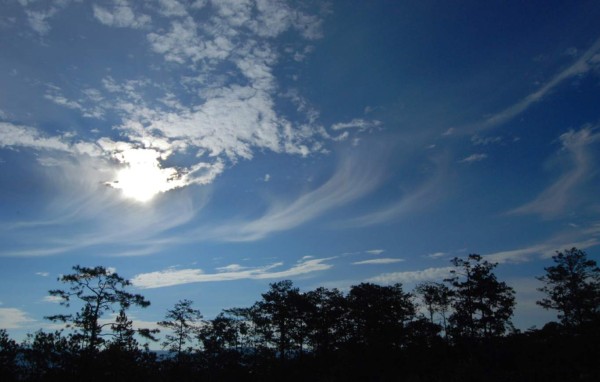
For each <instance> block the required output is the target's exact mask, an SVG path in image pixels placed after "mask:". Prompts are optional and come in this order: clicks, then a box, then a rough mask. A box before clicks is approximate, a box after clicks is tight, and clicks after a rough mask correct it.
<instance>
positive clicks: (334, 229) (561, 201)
mask: <svg viewBox="0 0 600 382" xmlns="http://www.w3.org/2000/svg"><path fill="white" fill-rule="evenodd" d="M598 20H600V4H599V3H598V2H597V1H577V2H569V1H545V2H544V4H543V6H542V5H540V2H517V1H486V2H483V3H482V2H479V1H455V2H449V1H430V0H425V1H418V2H415V1H400V0H398V1H387V0H380V1H354V0H352V1H330V2H326V1H304V0H297V1H291V0H290V1H283V0H281V1H279V0H227V1H225V0H218V1H217V0H214V1H211V0H195V1H193V0H187V1H184V0H155V1H145V2H138V1H128V0H103V1H92V0H90V1H87V0H79V1H77V0H55V1H44V0H0V243H1V245H0V264H1V266H0V328H5V329H8V330H9V332H10V333H11V335H13V336H14V337H15V338H17V339H19V338H23V336H24V335H25V333H31V332H34V331H36V330H38V329H40V328H42V329H45V330H51V329H52V328H54V327H55V326H53V324H52V323H50V322H48V321H47V320H44V316H47V315H51V314H57V313H65V310H64V308H63V307H61V306H59V305H58V304H57V303H56V301H55V300H53V299H52V298H49V296H48V293H47V292H48V290H50V289H56V288H60V287H62V285H61V284H60V283H59V282H58V281H57V278H58V277H60V275H63V274H68V273H70V271H71V267H72V266H74V265H82V266H96V265H102V266H105V267H110V268H114V269H115V270H116V272H118V274H119V275H121V276H123V277H125V278H127V279H129V280H131V281H132V284H133V286H132V289H131V291H133V292H135V293H140V294H142V295H144V296H145V297H146V298H147V299H148V300H150V301H151V303H152V305H151V306H150V307H149V308H147V309H133V310H132V311H131V312H130V313H131V315H132V316H133V317H134V318H135V321H136V324H137V325H140V326H144V325H146V326H152V325H155V323H156V321H160V320H162V319H163V318H164V315H165V313H166V310H167V309H169V308H171V307H172V306H173V305H174V304H175V303H176V302H177V301H178V300H181V299H189V300H192V301H194V306H195V307H196V308H197V309H199V310H200V311H201V312H202V313H203V314H204V316H205V318H212V317H214V316H216V315H217V314H218V313H219V312H220V311H221V310H222V309H225V308H231V307H245V306H250V305H251V304H252V303H253V302H255V301H257V300H258V299H260V294H261V293H264V292H265V291H267V290H268V287H269V283H273V282H276V281H280V280H283V279H290V280H292V281H293V282H294V284H295V285H296V286H297V287H299V288H300V289H301V290H304V291H306V290H311V289H314V288H316V287H319V286H325V287H328V288H339V289H341V290H343V291H347V290H348V288H349V287H350V286H351V285H356V284H359V283H361V282H374V283H379V284H383V285H386V284H393V283H397V282H399V283H402V284H403V285H404V287H405V289H406V290H407V291H410V290H412V288H413V287H414V286H415V284H417V283H419V282H422V281H440V280H442V279H443V278H444V277H446V276H447V275H448V272H449V270H450V268H449V267H450V260H451V259H452V258H454V257H465V256H467V255H468V254H469V253H478V254H481V255H483V256H484V257H485V259H486V260H488V261H492V262H497V263H498V266H497V268H496V270H495V271H496V274H497V276H498V278H499V279H500V280H502V281H506V282H507V283H508V284H509V285H510V286H512V287H513V288H514V289H515V290H516V292H517V308H516V311H515V317H514V323H515V324H516V326H517V327H519V328H521V329H527V328H529V327H531V326H532V325H537V326H538V327H541V326H542V325H543V324H544V323H545V322H547V321H549V320H553V319H555V315H554V313H553V312H547V311H544V310H542V309H541V308H539V307H537V306H536V304H535V301H536V300H537V299H539V298H540V297H541V295H540V293H539V292H537V291H536V288H538V287H540V283H539V281H537V280H536V279H535V277H536V276H541V275H543V273H544V267H547V266H550V265H552V259H551V256H552V255H553V254H554V253H555V251H557V250H563V249H565V248H571V247H574V246H575V247H578V248H580V249H583V250H585V251H586V252H587V253H588V255H589V257H590V258H592V259H595V260H600V245H599V244H600V199H599V198H598V195H600V193H599V191H598V190H599V186H600V179H599V174H598V163H599V160H600V158H599V155H600V150H599V148H600V23H598Z"/></svg>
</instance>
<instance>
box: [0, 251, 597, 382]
mask: <svg viewBox="0 0 600 382" xmlns="http://www.w3.org/2000/svg"><path fill="white" fill-rule="evenodd" d="M553 261H554V263H553V265H551V266H549V267H547V268H545V274H544V275H542V276H540V277H539V278H538V279H539V280H541V281H542V283H543V286H542V288H540V290H541V291H542V292H544V295H545V298H544V299H542V300H540V301H538V304H539V305H540V306H542V307H543V308H546V309H553V310H555V311H556V312H557V313H558V318H559V320H560V322H551V323H548V324H546V325H545V326H544V328H542V329H535V328H532V329H530V330H527V331H526V332H521V331H519V330H516V329H515V328H514V327H513V325H512V323H511V318H512V315H513V311H514V308H515V292H514V290H513V289H512V288H511V287H510V286H508V285H507V284H506V283H504V282H502V281H499V280H498V279H497V277H496V275H495V274H494V268H495V266H496V264H493V263H490V262H488V261H486V260H485V259H484V258H482V257H481V256H479V255H469V256H468V257H467V258H465V259H460V258H455V259H453V260H452V265H453V266H454V267H453V268H454V269H453V270H452V271H451V274H450V277H449V278H448V279H446V280H444V282H443V283H436V282H426V283H421V284H419V285H417V287H416V288H415V289H414V290H413V291H412V292H406V291H404V289H403V287H402V285H401V284H395V285H389V286H381V285H376V284H371V283H362V284H359V285H355V286H352V287H351V288H350V290H349V291H348V292H347V293H342V292H341V291H339V290H337V289H326V288H317V289H315V290H311V291H308V292H301V291H300V290H299V289H298V288H295V287H294V285H293V284H292V282H291V281H289V280H285V281H280V282H276V283H273V284H271V285H270V288H269V290H268V291H267V292H265V293H264V294H262V295H261V298H260V299H259V300H258V301H257V302H256V303H254V304H253V305H252V306H250V307H245V308H233V309H226V310H223V311H222V312H221V313H220V314H219V315H218V316H217V317H215V318H214V319H212V320H203V318H202V315H201V313H200V311H199V310H197V309H195V308H194V307H193V302H192V301H190V300H180V301H178V302H177V303H176V304H175V305H174V306H173V308H172V309H169V310H168V311H167V312H166V314H165V318H164V320H163V321H161V322H159V323H158V325H159V326H160V327H162V328H164V333H163V334H164V335H163V336H161V338H160V339H159V338H158V335H159V333H158V330H156V329H154V330H151V329H143V328H134V325H133V322H132V321H131V320H130V319H129V318H128V316H127V311H128V310H129V308H131V307H132V306H138V307H147V306H149V305H150V302H149V301H147V300H146V299H145V298H144V297H143V296H142V295H139V294H133V293H130V292H128V291H127V290H128V288H129V287H130V283H129V281H128V280H125V279H123V278H122V277H120V276H119V275H118V274H117V273H113V272H111V271H110V270H109V269H106V268H104V267H95V268H86V267H80V266H75V267H73V270H74V272H73V273H72V274H69V275H65V276H62V277H61V278H60V279H59V280H60V281H61V282H62V283H63V284H65V288H64V289H55V290H51V291H50V295H52V296H55V297H56V298H58V299H60V300H61V305H63V306H64V307H65V308H66V310H67V311H69V310H74V311H73V312H70V313H69V312H68V313H64V314H57V315H53V316H49V317H47V318H48V319H49V320H51V321H53V322H58V323H64V324H65V326H66V327H67V328H68V329H66V330H59V331H55V332H44V331H38V332H36V333H32V334H29V335H28V336H27V339H26V340H25V341H23V342H22V343H20V344H18V343H16V342H15V341H14V340H12V339H10V338H9V336H8V335H7V333H6V331H5V330H0V380H1V381H12V380H20V381H54V380H60V381H81V380H87V381H95V380H102V381H106V380H109V381H110V380H113V381H120V380H127V381H230V380H231V381H233V380H235V381H268V380H272V381H280V380H287V381H351V380H357V381H483V380H485V381H537V380H539V381H542V380H543V381H567V380H568V381H597V380H600V366H599V363H598V359H599V356H600V269H599V268H598V267H597V265H596V263H595V262H594V261H593V260H590V259H588V258H587V255H586V254H585V252H583V251H580V250H578V249H576V248H573V249H571V250H567V251H564V252H558V253H557V254H556V256H554V257H553ZM152 341H160V344H161V346H162V347H163V349H165V352H164V354H160V355H159V354H157V353H156V352H153V351H151V350H150V349H149V345H148V344H149V343H151V342H152Z"/></svg>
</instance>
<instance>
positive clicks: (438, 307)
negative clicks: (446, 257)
mask: <svg viewBox="0 0 600 382" xmlns="http://www.w3.org/2000/svg"><path fill="white" fill-rule="evenodd" d="M415 292H416V293H417V294H418V295H419V296H420V297H421V300H422V302H423V304H424V305H425V308H426V309H427V313H429V322H431V323H432V324H437V322H435V320H434V316H435V314H438V315H439V316H440V318H441V326H442V329H443V330H444V334H445V335H447V329H448V325H447V321H448V320H447V313H448V311H449V310H450V307H451V305H452V299H453V296H454V293H453V292H452V290H451V289H450V288H448V287H447V286H446V285H444V284H441V283H436V282H424V283H421V284H418V285H417V286H416V288H415Z"/></svg>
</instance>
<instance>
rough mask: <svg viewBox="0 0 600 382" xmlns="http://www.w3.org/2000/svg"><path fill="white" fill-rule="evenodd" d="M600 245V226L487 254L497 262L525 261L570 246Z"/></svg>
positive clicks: (567, 232) (568, 232) (544, 256)
mask: <svg viewBox="0 0 600 382" xmlns="http://www.w3.org/2000/svg"><path fill="white" fill-rule="evenodd" d="M598 245H600V226H593V227H591V228H586V229H579V230H575V231H566V232H562V233H559V234H557V235H555V236H553V237H551V238H549V239H548V240H545V241H544V242H541V243H537V244H533V245H530V246H526V247H524V248H516V249H511V250H506V251H500V252H495V253H488V254H485V255H484V257H485V258H486V259H487V260H489V261H492V262H495V263H500V264H501V263H524V262H528V261H532V260H534V259H536V258H543V259H544V258H550V257H552V256H554V255H555V254H556V251H562V250H565V249H570V248H579V249H587V248H592V247H595V246H598Z"/></svg>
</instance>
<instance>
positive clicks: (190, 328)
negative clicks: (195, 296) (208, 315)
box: [158, 300, 202, 360]
mask: <svg viewBox="0 0 600 382" xmlns="http://www.w3.org/2000/svg"><path fill="white" fill-rule="evenodd" d="M192 304H193V302H192V301H190V300H179V301H178V302H177V303H176V304H175V306H174V307H173V309H169V310H168V311H167V314H166V315H165V320H164V321H160V322H159V323H158V324H159V325H160V326H163V327H165V328H167V329H169V330H171V331H172V334H167V335H166V336H165V340H164V342H163V343H162V345H163V348H166V349H168V350H169V351H171V352H173V353H175V354H176V355H177V359H178V360H180V359H181V357H182V355H183V353H184V352H188V351H190V350H191V348H190V347H188V346H187V345H189V343H190V342H191V341H192V340H193V339H194V338H195V336H196V333H197V331H198V324H199V321H200V320H201V319H202V314H201V313H200V311H199V310H198V309H194V308H192Z"/></svg>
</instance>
